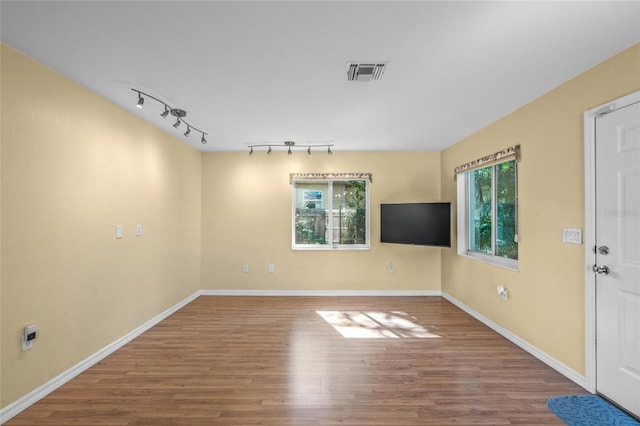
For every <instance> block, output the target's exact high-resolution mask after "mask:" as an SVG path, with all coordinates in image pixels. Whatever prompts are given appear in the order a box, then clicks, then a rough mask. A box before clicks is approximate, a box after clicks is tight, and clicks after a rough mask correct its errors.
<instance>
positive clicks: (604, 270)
mask: <svg viewBox="0 0 640 426" xmlns="http://www.w3.org/2000/svg"><path fill="white" fill-rule="evenodd" d="M591 270H592V271H593V272H594V273H596V274H598V275H609V267H608V266H606V265H602V266H598V265H593V268H591Z"/></svg>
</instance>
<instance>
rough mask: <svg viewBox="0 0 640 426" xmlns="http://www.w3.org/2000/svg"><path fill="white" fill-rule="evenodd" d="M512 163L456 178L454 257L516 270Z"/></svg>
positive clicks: (515, 175) (515, 199)
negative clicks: (456, 199) (466, 257)
mask: <svg viewBox="0 0 640 426" xmlns="http://www.w3.org/2000/svg"><path fill="white" fill-rule="evenodd" d="M517 190H518V166H517V162H516V160H511V161H506V162H503V163H499V164H494V165H491V166H487V167H483V168H479V169H475V170H471V171H469V172H466V173H462V174H460V175H458V254H460V255H465V256H470V257H473V258H476V259H479V260H483V261H486V262H490V263H493V264H496V265H500V266H505V267H508V268H511V269H517V268H518V191H517Z"/></svg>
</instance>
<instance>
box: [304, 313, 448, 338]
mask: <svg viewBox="0 0 640 426" xmlns="http://www.w3.org/2000/svg"><path fill="white" fill-rule="evenodd" d="M316 313H317V314H318V315H320V316H321V317H322V318H323V319H324V320H325V321H326V322H327V323H329V324H331V326H333V328H335V329H336V331H337V332H338V333H340V334H341V335H342V336H343V337H345V338H349V339H385V338H391V339H400V338H417V339H433V338H438V337H440V336H439V335H437V334H434V333H430V332H429V331H428V330H427V329H426V328H424V327H423V326H421V325H420V324H418V323H417V322H416V319H415V318H414V317H411V316H409V315H408V314H407V313H405V312H399V311H393V312H370V311H367V312H363V311H316Z"/></svg>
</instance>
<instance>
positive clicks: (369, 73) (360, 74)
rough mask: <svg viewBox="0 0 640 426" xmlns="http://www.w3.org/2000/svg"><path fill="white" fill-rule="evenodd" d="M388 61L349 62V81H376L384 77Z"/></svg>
mask: <svg viewBox="0 0 640 426" xmlns="http://www.w3.org/2000/svg"><path fill="white" fill-rule="evenodd" d="M386 67H387V62H347V81H375V80H380V79H381V78H382V74H384V70H385V68H386Z"/></svg>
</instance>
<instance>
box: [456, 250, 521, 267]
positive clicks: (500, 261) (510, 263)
mask: <svg viewBox="0 0 640 426" xmlns="http://www.w3.org/2000/svg"><path fill="white" fill-rule="evenodd" d="M458 256H462V257H466V258H467V259H473V260H478V261H480V262H484V263H488V264H490V265H494V266H498V267H500V268H505V269H509V270H510V271H515V272H518V261H517V260H513V259H507V258H504V257H497V256H485V255H482V254H478V253H472V252H466V253H458Z"/></svg>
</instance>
